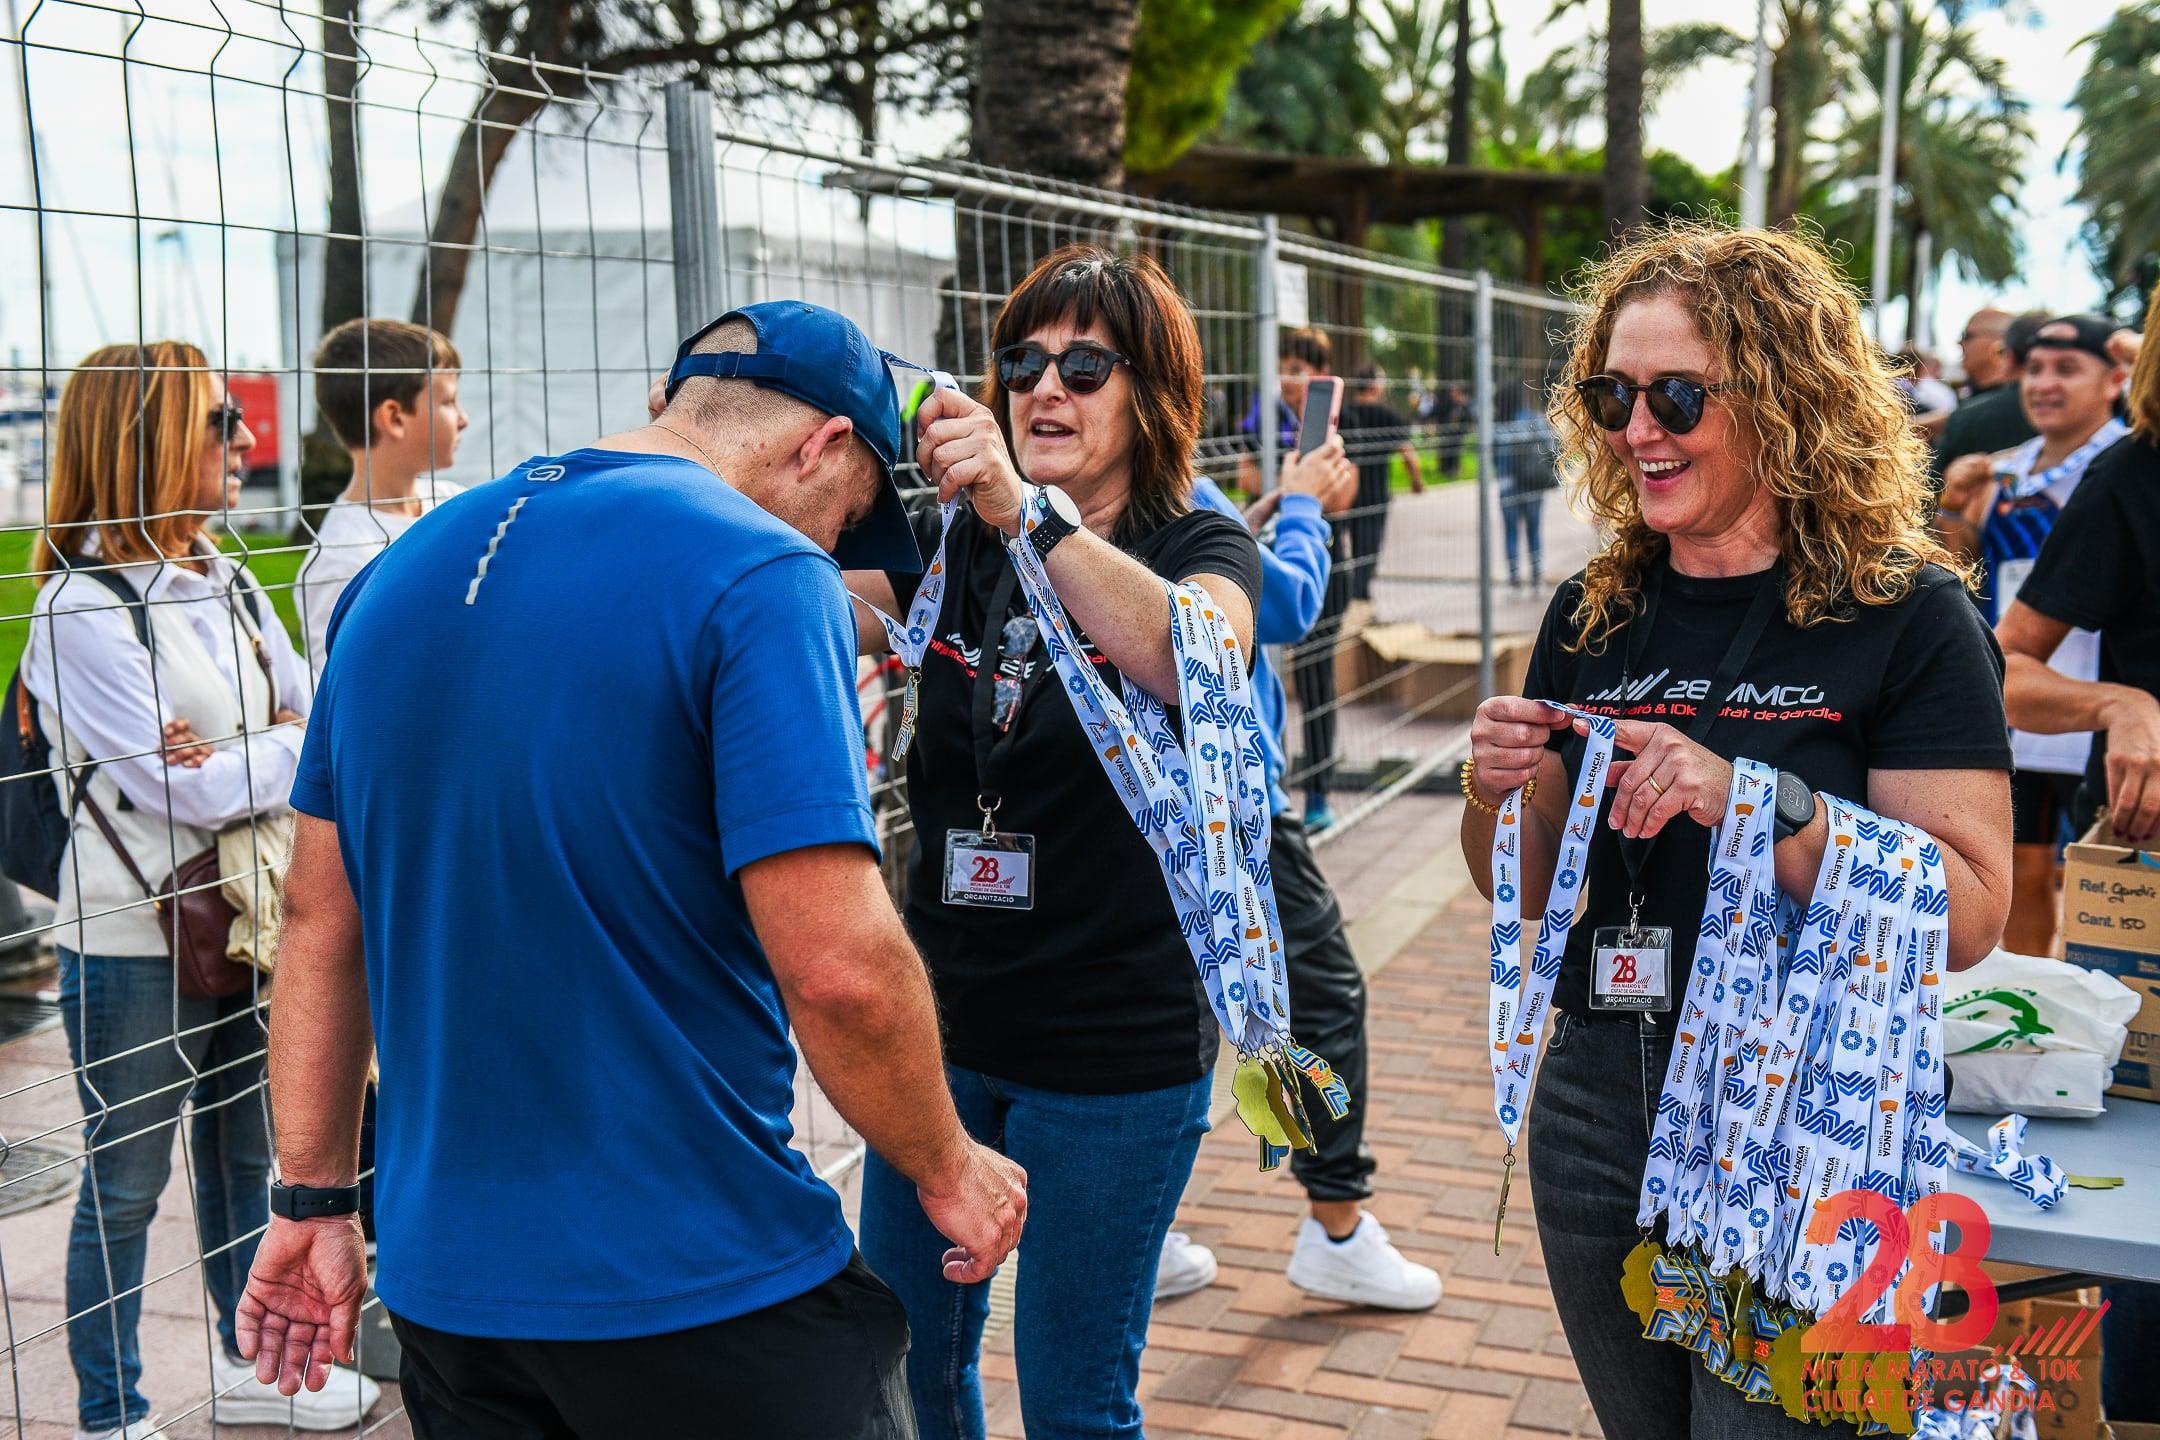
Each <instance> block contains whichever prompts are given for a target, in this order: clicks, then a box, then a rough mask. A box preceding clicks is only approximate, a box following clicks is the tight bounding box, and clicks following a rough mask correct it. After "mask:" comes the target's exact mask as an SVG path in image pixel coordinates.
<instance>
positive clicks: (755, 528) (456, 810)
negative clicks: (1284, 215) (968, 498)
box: [239, 301, 1027, 1440]
mask: <svg viewBox="0 0 2160 1440" xmlns="http://www.w3.org/2000/svg"><path fill="white" fill-rule="evenodd" d="M664 395H665V398H666V400H667V404H666V407H665V409H664V410H662V411H661V413H659V414H658V415H657V416H655V417H654V418H653V421H652V423H651V424H650V425H647V426H644V427H642V428H640V429H636V430H631V431H628V432H625V433H623V434H620V435H614V436H611V437H609V438H607V439H605V440H601V441H599V442H597V443H596V444H594V445H593V446H591V447H589V448H586V449H580V450H574V451H571V452H570V453H568V454H565V455H560V456H536V457H534V458H533V459H531V460H528V461H526V462H525V463H524V464H522V465H519V466H518V467H516V468H515V469H514V470H512V471H511V472H510V474H509V475H508V476H506V477H505V478H503V479H501V480H499V481H496V482H495V483H493V484H491V485H484V486H481V487H479V488H477V489H474V490H469V491H467V492H465V493H464V494H462V495H459V496H457V497H456V498H454V499H453V500H451V501H449V502H448V503H446V504H444V505H441V506H439V507H437V508H436V509H435V510H433V511H431V512H430V513H429V514H427V515H425V516H423V517H421V518H420V519H419V520H418V521H416V522H415V523H414V525H413V527H412V529H411V530H410V531H408V532H407V533H406V535H405V536H404V537H403V538H402V539H401V540H400V541H399V542H398V544H397V546H396V547H394V549H392V550H391V551H388V552H385V554H384V555H383V556H382V557H381V558H380V559H378V560H377V561H376V563H374V564H373V565H371V566H369V567H368V569H367V570H366V571H365V572H363V573H362V574H361V575H360V576H359V577H358V578H357V579H356V580H355V581H354V582H353V583H352V585H351V586H350V588H348V589H347V591H346V592H345V595H344V597H343V599H342V600H341V602H340V604H339V607H338V610H337V613H336V615H335V616H334V617H333V618H332V620H331V624H330V644H329V660H328V662H327V664H326V665H325V667H324V670H323V674H322V680H321V686H320V689H319V690H318V691H317V693H316V708H315V712H314V717H313V724H312V725H311V727H310V729H309V731H308V736H307V743H306V746H305V748H304V749H303V751H302V754H301V759H300V766H299V773H298V777H297V779H296V781H295V783H294V791H293V806H294V808H295V809H296V810H297V811H299V812H300V815H299V821H298V828H297V834H296V838H295V847H294V858H293V863H292V869H291V873H290V876H289V878H288V880H287V882H286V894H285V903H286V924H285V930H284V937H283V948H282V951H281V953H280V956H279V962H280V963H279V967H278V981H277V1004H276V1006H275V1007H273V1012H272V1019H271V1029H270V1077H271V1078H270V1085H271V1103H272V1108H273V1111H274V1114H275V1118H276V1125H275V1131H276V1135H277V1146H278V1161H279V1169H280V1180H281V1182H282V1183H280V1184H279V1185H278V1186H276V1187H274V1189H273V1192H272V1201H271V1208H272V1211H273V1213H274V1214H275V1215H276V1216H277V1217H278V1218H276V1219H274V1220H273V1221H272V1222H271V1226H270V1229H269V1231H268V1232H267V1233H266V1234H265V1236H264V1237H263V1240H262V1244H261V1247H260V1249H259V1250H258V1252H257V1256H256V1260H255V1265H254V1270H253V1273H252V1274H251V1276H250V1277H249V1280H248V1289H247V1294H246V1296H245V1298H244V1299H243V1300H242V1302H241V1305H240V1322H239V1329H240V1346H241V1351H242V1353H243V1354H245V1355H248V1356H249V1357H251V1358H253V1359H255V1361H256V1375H257V1377H258V1378H259V1379H261V1380H265V1381H271V1380H274V1381H276V1382H277V1383H278V1385H279V1386H280V1388H281V1389H283V1390H284V1392H285V1393H286V1394H292V1393H294V1391H295V1390H296V1389H297V1388H298V1387H299V1386H301V1385H303V1384H305V1385H307V1386H308V1388H310V1389H319V1388H320V1387H321V1386H322V1384H323V1382H324V1378H325V1374H326V1372H327V1367H328V1365H329V1362H330V1360H331V1358H332V1357H333V1356H342V1355H345V1354H348V1353H349V1352H350V1351H351V1349H352V1337H353V1333H354V1324H355V1320H356V1318H357V1314H358V1310H359V1304H360V1298H361V1293H362V1285H363V1282H364V1278H365V1264H364V1261H363V1257H362V1249H361V1235H360V1227H359V1222H358V1217H357V1216H355V1215H354V1214H353V1213H352V1212H353V1210H354V1208H355V1206H356V1205H357V1200H358V1187H357V1186H356V1185H355V1184H354V1180H355V1175H354V1167H355V1163H356V1149H357V1138H358V1132H359V1124H360V1097H361V1087H362V1085H363V1083H364V1081H365V1078H366V1074H367V1069H368V1056H369V1052H370V1048H371V1045H370V1042H371V1039H372V1043H373V1048H374V1049H375V1050H376V1051H377V1052H378V1053H379V1055H380V1057H381V1072H382V1080H381V1086H380V1102H379V1105H378V1108H377V1127H376V1132H377V1144H376V1157H377V1167H378V1175H377V1181H376V1194H377V1195H379V1196H380V1197H381V1208H380V1213H379V1215H378V1217H377V1226H376V1229H377V1234H378V1236H379V1240H380V1265H379V1273H378V1275H377V1278H376V1288H377V1291H378V1293H379V1294H380V1295H381V1296H382V1299H383V1303H384V1305H385V1306H386V1307H387V1308H388V1310H389V1311H390V1314H391V1317H392V1324H393V1325H394V1327H395V1328H396V1331H397V1335H398V1339H399V1341H400V1342H401V1344H402V1346H403V1351H404V1353H403V1357H402V1362H401V1369H400V1376H399V1378H400V1380H401V1382H402V1384H403V1388H404V1401H405V1406H406V1410H407V1413H408V1414H409V1415H410V1416H411V1419H412V1426H413V1432H414V1434H415V1435H416V1436H418V1437H420V1440H434V1437H451V1436H455V1437H459V1440H467V1437H477V1440H494V1437H501V1440H509V1437H513V1436H531V1435H576V1436H594V1437H598V1436H644V1435H712V1434H742V1435H756V1436H760V1437H774V1436H777V1437H800V1440H827V1437H833V1436H850V1437H863V1440H888V1437H890V1440H900V1437H910V1440H911V1437H912V1436H913V1435H914V1422H913V1413H912V1410H911V1408H910V1406H909V1404H908V1400H907V1394H906V1386H905V1380H904V1370H903V1360H904V1357H905V1354H906V1351H907V1324H906V1317H905V1312H904V1311H903V1309H902V1307H901V1305H900V1303H899V1301H898V1300H897V1299H896V1298H894V1296H893V1294H892V1292H891V1291H890V1290H889V1289H888V1288H886V1286H885V1284H884V1283H883V1282H882V1281H881V1280H879V1279H878V1277H876V1276H875V1275H872V1274H871V1273H870V1271H869V1270H868V1269H867V1268H866V1267H865V1266H864V1264H863V1261H862V1258H861V1256H860V1255H858V1254H856V1252H855V1245H854V1237H853V1235H852V1234H851V1233H850V1231H849V1229H848V1227H847V1224H846V1221H845V1219H844V1218H843V1217H842V1215H841V1211H840V1202H839V1199H838V1197H837V1196H835V1195H834V1194H833V1192H832V1190H831V1189H830V1188H829V1187H828V1186H827V1185H826V1184H825V1183H824V1182H823V1181H822V1180H820V1179H819V1178H818V1177H817V1175H816V1174H815V1173H814V1172H813V1171H812V1169H811V1167H810V1165H809V1162H808V1161H807V1160H806V1159H805V1158H804V1157H803V1155H802V1154H801V1152H799V1151H797V1150H796V1149H794V1148H793V1146H792V1145H791V1144H790V1140H791V1138H792V1131H791V1129H790V1124H789V1114H790V1111H791V1110H792V1107H793V1100H794V1072H795V1053H794V1048H793V1047H792V1046H791V1045H790V1043H789V1036H788V1031H789V1029H790V1028H791V1027H792V1029H793V1031H794V1036H795V1041H796V1043H797V1044H799V1045H800V1046H801V1049H802V1053H803V1055H804V1056H805V1057H806V1058H807V1059H808V1060H809V1062H810V1067H811V1069H812V1071H813V1072H814V1073H815V1074H816V1076H817V1078H818V1081H819V1083H820V1084H821V1086H822V1087H823V1089H824V1091H825V1093H826V1095H827V1096H828V1097H830V1099H831V1100H832V1102H833V1104H834V1106H835V1107H836V1108H837V1109H838V1110H839V1111H840V1113H841V1115H842V1116H843V1117H845V1118H846V1119H847V1120H848V1121H849V1122H850V1123H852V1124H853V1125H854V1126H855V1128H856V1129H857V1130H858V1131H860V1132H861V1134H862V1135H863V1137H864V1139H865V1140H867V1141H868V1142H869V1144H870V1145H871V1146H872V1147H874V1148H875V1149H876V1150H877V1151H878V1153H879V1154H881V1155H882V1156H884V1157H885V1158H886V1159H887V1160H888V1161H889V1162H890V1163H891V1164H892V1166H893V1167H894V1168H895V1169H896V1170H898V1171H899V1172H900V1173H901V1174H902V1175H905V1176H906V1177H908V1178H909V1179H910V1180H912V1181H914V1182H915V1184H916V1186H917V1187H918V1193H919V1196H920V1199H921V1202H922V1207H923V1209H924V1211H925V1212H926V1214H927V1215H928V1216H929V1218H930V1220H931V1222H932V1223H933V1224H935V1225H936V1226H937V1227H938V1228H939V1229H940V1230H941V1231H942V1232H943V1233H944V1234H945V1235H946V1236H947V1237H948V1238H949V1239H951V1240H952V1241H953V1242H954V1248H953V1249H952V1250H951V1251H948V1252H947V1253H946V1254H945V1256H944V1257H943V1271H944V1274H945V1277H946V1278H947V1279H948V1280H953V1281H958V1282H963V1283H965V1282H973V1281H979V1280H984V1279H987V1278H989V1275H990V1273H991V1272H992V1271H993V1270H994V1269H995V1268H996V1266H997V1264H998V1262H999V1261H1000V1260H1002V1259H1003V1258H1004V1257H1005V1255H1006V1254H1007V1253H1008V1252H1009V1251H1010V1250H1011V1249H1012V1247H1013V1245H1014V1244H1015V1243H1016V1242H1017V1240H1018V1238H1019V1234H1020V1226H1021V1221H1022V1219H1023V1217H1024V1214H1025V1211H1026V1203H1027V1201H1026V1194H1025V1190H1024V1188H1023V1186H1024V1182H1025V1178H1026V1177H1025V1176H1024V1175H1023V1174H1022V1173H1021V1171H1020V1169H1019V1167H1017V1166H1015V1165H1014V1164H1012V1163H1011V1162H1010V1161H1008V1160H1006V1159H1005V1158H1004V1157H1003V1156H1001V1155H999V1154H997V1153H996V1152H995V1151H993V1150H989V1149H986V1148H985V1147H983V1146H981V1145H978V1144H976V1143H975V1142H974V1141H973V1140H971V1139H969V1138H968V1135H967V1133H966V1131H964V1130H963V1129H962V1128H961V1126H960V1122H959V1119H958V1117H957V1116H956V1115H955V1113H954V1110H953V1104H952V1099H951V1096H950V1093H949V1092H948V1090H947V1088H946V1082H945V1077H944V1071H943V1066H942V1063H941V1062H942V1052H941V1046H940V1043H939V1037H938V1029H937V1019H936V1014H935V1010H934V1007H933V1004H932V1000H931V995H930V989H929V984H928V980H927V977H926V975H925V972H924V969H923V964H922V961H921V959H920V958H919V957H918V956H917V954H916V952H915V949H914V947H913V946H912V945H911V944H910V943H909V940H908V937H907V934H906V932H905V931H904V930H903V929H902V927H901V924H900V920H899V917H898V915H897V914H896V913H895V912H894V910H893V906H892V902H891V901H890V899H888V898H887V895H886V891H885V888H884V885H883V883H882V881H881V880H880V878H879V875H878V871H877V865H876V859H877V844H876V832H875V829H874V826H873V821H872V816H871V811H870V806H869V797H868V794H867V786H866V778H865V773H864V768H863V761H862V731H861V720H860V717H859V715H858V713H857V710H856V706H855V703H854V699H853V694H854V677H855V648H856V632H855V619H854V616H853V614H852V613H851V611H850V609H849V604H848V599H847V595H846V592H845V590H844V589H843V588H842V585H841V580H840V566H841V565H849V566H853V567H856V568H858V569H887V568H897V569H916V568H919V567H920V566H921V564H922V560H921V558H920V555H919V552H918V551H917V549H916V547H915V543H914V536H913V532H912V531H911V530H910V529H909V527H908V524H907V517H906V514H905V512H904V511H903V510H902V508H901V505H900V499H899V495H898V492H897V491H896V490H895V489H894V486H893V481H892V467H893V463H894V456H895V454H896V452H897V449H898V444H899V438H900V420H899V406H898V401H897V397H896V395H895V392H894V386H893V381H892V377H891V375H890V373H889V371H888V370H887V368H886V364H885V360H884V358H883V357H882V356H881V354H880V353H879V352H878V351H877V350H876V349H875V348H874V347H873V346H871V344H870V343H869V341H868V340H867V339H866V338H864V336H863V334H862V332H861V331H859V330H858V329H856V328H855V326H854V325H853V324H851V323H850V322H848V321H847V320H846V319H845V318H843V317H842V316H840V315H837V314H835V313H833V312H832V311H830V310H824V309H820V308H819V307H817V306H812V305H805V304H802V303H800V302H795V301H786V302H773V303H768V304H762V305H753V306H749V307H747V308H745V309H743V310H741V311H737V312H734V313H732V314H730V315H728V316H725V317H723V318H722V319H721V320H719V321H717V322H715V323H714V324H713V325H712V326H709V327H707V328H706V330H704V331H702V332H700V333H699V334H698V335H697V336H695V337H693V338H692V339H691V340H690V341H689V342H687V343H686V344H685V345H684V346H683V349H682V351H681V353H679V354H678V355H677V357H676V361H675V365H674V368H673V370H672V371H671V372H670V374H669V378H668V383H667V386H666V388H665V392H664ZM836 562H837V563H836Z"/></svg>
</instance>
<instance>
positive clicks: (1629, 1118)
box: [1528, 1012, 1859, 1440]
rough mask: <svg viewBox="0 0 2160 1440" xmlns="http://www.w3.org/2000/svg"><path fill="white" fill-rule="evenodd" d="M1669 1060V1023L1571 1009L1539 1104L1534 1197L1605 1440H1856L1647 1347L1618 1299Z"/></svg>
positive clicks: (1653, 1344) (1693, 1359) (1557, 1035)
mask: <svg viewBox="0 0 2160 1440" xmlns="http://www.w3.org/2000/svg"><path fill="white" fill-rule="evenodd" d="M1671 1057H1672V1027H1671V1024H1670V1017H1668V1016H1655V1015H1646V1016H1642V1017H1640V1018H1637V1017H1635V1016H1616V1017H1612V1018H1604V1017H1600V1018H1599V1019H1597V1020H1584V1019H1583V1018H1582V1017H1581V1016H1579V1015H1571V1014H1568V1013H1565V1012H1562V1013H1561V1014H1560V1015H1558V1016H1556V1017H1555V1018H1554V1020H1553V1033H1552V1043H1551V1044H1549V1045H1548V1046H1546V1047H1545V1059H1544V1061H1543V1062H1542V1063H1540V1064H1539V1066H1538V1072H1537V1091H1536V1093H1535V1096H1534V1097H1533V1098H1532V1100H1531V1102H1530V1123H1529V1137H1528V1138H1529V1145H1530V1156H1529V1163H1530V1194H1531V1199H1532V1202H1533V1204H1534V1206H1535V1208H1536V1210H1537V1227H1538V1243H1539V1244H1540V1245H1541V1246H1542V1247H1543V1248H1544V1251H1545V1273H1546V1276H1547V1277H1548V1278H1549V1279H1550V1280H1551V1282H1552V1292H1553V1304H1554V1307H1555V1308H1556V1309H1558V1310H1559V1312H1560V1326H1561V1328H1562V1329H1563V1330H1565V1331H1566V1332H1567V1342H1568V1349H1569V1350H1570V1351H1572V1352H1573V1353H1574V1356H1575V1366H1576V1369H1577V1370H1579V1371H1580V1372H1581V1374H1582V1383H1583V1389H1585V1390H1587V1391H1589V1392H1590V1404H1591V1406H1592V1408H1594V1409H1595V1410H1596V1411H1597V1418H1598V1425H1599V1426H1600V1428H1602V1429H1603V1430H1604V1432H1605V1435H1606V1437H1607V1440H1689V1437H1692V1440H1781V1437H1791V1440H1826V1437H1844V1440H1852V1437H1855V1436H1857V1435H1858V1434H1859V1432H1858V1431H1857V1430H1856V1429H1855V1428H1854V1427H1853V1426H1851V1425H1849V1424H1843V1423H1840V1424H1836V1425H1829V1426H1822V1425H1808V1424H1804V1423H1802V1422H1801V1421H1798V1420H1794V1419H1792V1418H1790V1417H1789V1416H1787V1415H1786V1414H1785V1412H1784V1410H1782V1409H1781V1408H1779V1407H1778V1406H1776V1405H1765V1404H1759V1403H1757V1402H1754V1401H1751V1400H1749V1399H1747V1397H1745V1396H1744V1395H1742V1394H1741V1393H1740V1392H1739V1391H1738V1390H1736V1389H1734V1388H1733V1387H1732V1386H1730V1385H1728V1384H1726V1383H1725V1382H1724V1381H1723V1380H1719V1379H1716V1378H1714V1377H1713V1376H1711V1375H1710V1373H1709V1372H1708V1371H1706V1370H1704V1369H1703V1366H1702V1358H1701V1357H1700V1356H1698V1355H1697V1354H1695V1353H1694V1352H1693V1351H1691V1350H1683V1349H1682V1348H1680V1347H1679V1346H1678V1345H1675V1344H1672V1343H1671V1342H1669V1341H1665V1340H1645V1339H1644V1338H1643V1333H1642V1325H1641V1323H1640V1322H1638V1321H1637V1320H1636V1318H1635V1312H1634V1311H1633V1310H1631V1309H1629V1308H1628V1305H1627V1302H1626V1301H1625V1300H1624V1299H1622V1298H1621V1295H1620V1271H1621V1267H1622V1265H1623V1264H1625V1263H1626V1260H1627V1257H1628V1252H1629V1251H1631V1250H1633V1249H1634V1248H1635V1246H1636V1243H1637V1242H1638V1241H1639V1240H1640V1239H1641V1238H1642V1237H1641V1235H1640V1234H1639V1233H1638V1232H1637V1231H1636V1229H1635V1202H1636V1199H1637V1198H1638V1196H1639V1195H1640V1194H1641V1189H1642V1173H1643V1162H1644V1160H1645V1159H1647V1158H1648V1156H1649V1154H1650V1122H1651V1120H1652V1119H1653V1118H1654V1117H1655V1116H1656V1114H1657V1102H1658V1096H1659V1095H1660V1094H1662V1093H1663V1091H1664V1089H1665V1068H1666V1066H1667V1064H1668V1063H1669V1062H1670V1060H1671Z"/></svg>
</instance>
